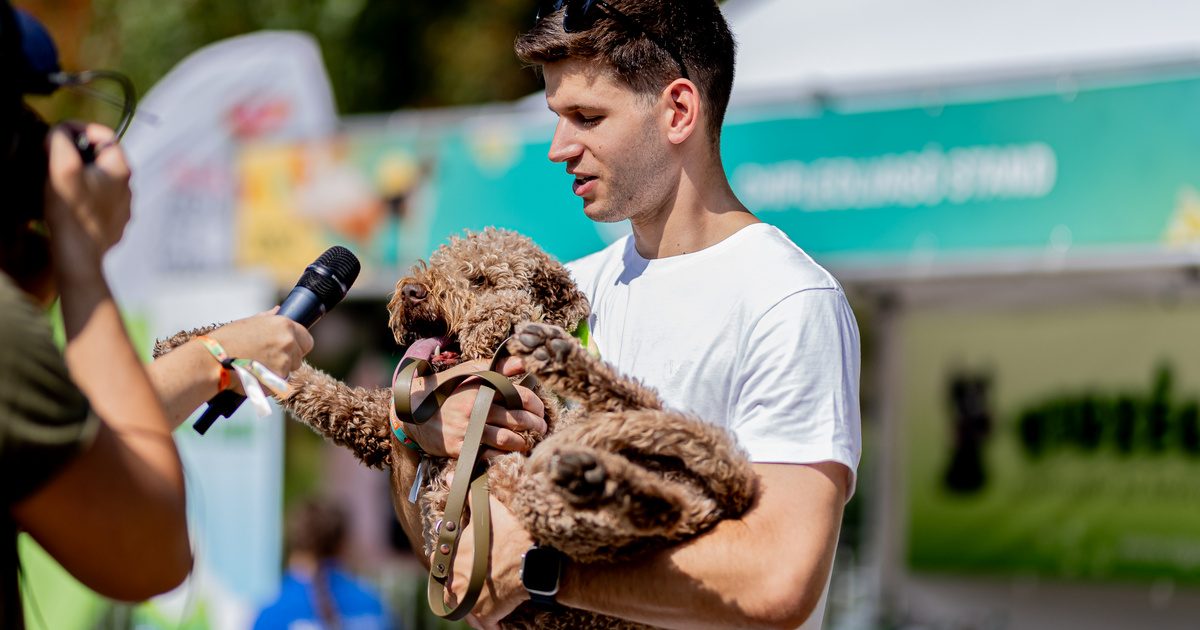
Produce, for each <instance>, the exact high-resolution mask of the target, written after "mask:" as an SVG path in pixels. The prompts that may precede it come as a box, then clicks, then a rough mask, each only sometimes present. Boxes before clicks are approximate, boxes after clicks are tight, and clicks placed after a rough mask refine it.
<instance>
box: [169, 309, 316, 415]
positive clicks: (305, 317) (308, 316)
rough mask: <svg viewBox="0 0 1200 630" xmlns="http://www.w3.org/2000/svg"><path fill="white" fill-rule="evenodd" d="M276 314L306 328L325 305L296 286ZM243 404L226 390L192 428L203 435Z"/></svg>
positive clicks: (242, 397) (210, 402) (209, 403)
mask: <svg viewBox="0 0 1200 630" xmlns="http://www.w3.org/2000/svg"><path fill="white" fill-rule="evenodd" d="M277 314H278V315H281V316H283V317H286V318H288V319H290V320H292V321H294V322H296V323H298V324H300V325H301V326H304V327H305V328H308V327H310V326H312V325H313V324H314V323H316V321H317V320H318V319H321V316H322V315H324V314H325V305H324V304H322V303H321V299H320V298H318V297H317V294H316V293H313V292H312V291H311V290H309V289H306V288H304V287H299V286H298V287H295V288H293V289H292V292H291V293H289V294H288V296H287V298H285V299H284V300H283V304H281V305H280V306H279V313H277ZM244 402H246V397H245V396H243V395H241V394H238V393H236V392H233V391H231V390H228V389H227V390H225V391H223V392H221V393H219V394H217V395H216V396H213V397H212V398H210V399H209V401H208V408H207V409H205V410H204V413H202V414H200V418H199V419H197V420H196V422H195V424H193V425H192V428H193V429H195V430H196V433H199V434H200V435H204V434H205V433H206V432H207V431H208V429H209V427H211V426H212V425H213V423H214V422H216V421H217V419H218V418H228V417H229V416H232V415H233V412H235V411H237V409H238V407H241V406H242V403H244Z"/></svg>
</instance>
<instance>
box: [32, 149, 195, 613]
mask: <svg viewBox="0 0 1200 630" xmlns="http://www.w3.org/2000/svg"><path fill="white" fill-rule="evenodd" d="M105 131H106V130H102V129H100V128H97V127H95V126H93V127H91V128H89V136H91V137H92V140H93V142H95V143H97V144H100V143H103V142H104V141H105V140H107V137H108V135H109V134H108V133H105ZM128 178H129V171H128V167H127V166H126V165H125V161H124V158H123V156H122V154H121V152H120V150H119V148H116V147H112V148H108V149H105V150H103V151H102V152H101V153H100V155H99V156H98V159H97V161H96V165H95V166H92V167H88V168H84V167H83V165H82V164H81V163H80V161H79V157H78V154H77V153H76V152H75V149H74V147H73V146H72V145H71V143H70V141H69V140H67V138H66V137H65V136H64V135H63V134H62V133H61V132H56V133H55V134H53V135H52V136H51V162H50V180H49V182H48V184H47V208H46V220H47V223H48V225H49V226H50V229H51V233H52V244H51V247H52V254H53V260H54V271H55V279H56V280H57V282H58V287H59V290H60V292H61V295H62V311H63V321H64V325H65V328H66V333H67V348H66V356H65V358H66V363H67V368H68V369H69V371H70V374H71V378H72V380H74V381H75V383H76V384H77V385H78V386H79V388H80V389H81V390H82V391H83V393H84V394H85V395H86V396H87V397H88V400H89V401H90V403H91V406H92V410H93V413H95V414H96V415H97V416H99V418H100V419H101V420H102V422H101V425H100V428H99V431H98V433H97V435H96V437H95V440H94V442H93V443H92V444H91V446H90V447H88V448H87V449H86V450H85V451H84V452H82V453H81V454H80V455H79V456H77V457H76V458H75V459H73V460H72V461H71V462H70V463H68V464H67V465H66V466H65V468H64V469H63V470H61V471H60V472H59V473H58V474H57V475H56V476H54V477H53V478H52V479H51V480H50V481H48V482H47V483H46V484H45V485H43V486H42V487H41V488H39V489H38V490H37V491H35V492H34V493H33V494H32V495H30V496H29V497H27V498H25V499H24V500H22V501H21V502H20V503H18V504H16V505H15V506H14V507H13V516H14V518H15V519H16V521H17V522H18V523H19V524H20V525H21V527H22V528H23V529H25V530H26V531H28V532H29V533H30V534H31V535H33V537H34V538H35V539H37V541H38V542H39V543H40V544H41V545H42V546H43V547H44V548H45V549H46V550H47V551H48V552H49V553H50V555H52V556H53V557H54V558H55V559H56V560H58V561H59V563H61V564H62V565H63V567H64V568H66V569H67V570H68V571H70V572H71V574H72V575H74V576H75V577H76V578H78V579H79V580H80V581H81V582H83V583H84V584H85V585H87V586H88V587H90V588H92V589H94V590H96V591H97V592H99V593H101V594H102V595H106V596H109V597H113V598H116V599H123V600H137V599H144V598H146V597H149V596H151V595H155V594H157V593H161V592H164V591H166V590H169V589H171V588H173V587H174V586H176V585H178V584H179V583H180V582H182V581H183V579H184V578H185V577H186V576H187V573H188V571H189V570H190V569H191V563H192V556H191V549H190V547H189V544H188V535H187V519H186V512H185V500H184V480H183V470H182V467H181V465H180V461H179V455H178V453H177V452H176V450H175V443H174V441H173V440H172V438H171V429H172V426H171V425H170V424H169V423H168V422H167V418H166V416H165V414H164V411H163V408H162V405H161V404H160V403H159V400H158V397H157V395H156V394H155V392H154V390H153V389H152V388H151V385H150V380H149V378H148V377H147V375H146V372H145V370H144V369H143V367H142V365H141V363H140V361H139V360H138V357H137V354H136V353H135V352H134V350H133V347H132V346H131V345H130V343H129V339H128V338H127V337H126V335H125V330H124V327H123V325H122V323H121V318H120V314H119V312H118V310H117V305H116V303H115V302H114V301H113V298H112V295H111V293H110V292H109V289H108V285H107V283H106V282H105V280H104V277H103V274H102V273H101V267H100V261H101V258H102V256H103V254H104V252H105V251H107V250H108V248H109V247H111V245H112V244H113V243H115V242H116V241H117V240H119V238H120V235H121V232H122V230H123V228H124V225H125V223H126V222H127V221H128V218H129V189H128Z"/></svg>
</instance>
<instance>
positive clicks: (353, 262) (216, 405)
mask: <svg viewBox="0 0 1200 630" xmlns="http://www.w3.org/2000/svg"><path fill="white" fill-rule="evenodd" d="M360 269H361V265H360V264H359V262H358V258H356V257H355V256H354V253H353V252H351V251H350V250H348V249H346V248H345V247H341V246H340V245H334V246H333V247H330V248H329V249H327V250H325V253H324V254H321V255H320V257H318V258H317V259H316V260H315V261H313V263H312V264H311V265H309V266H308V267H306V268H305V269H304V273H303V274H301V276H300V280H299V281H297V282H296V286H295V287H293V288H292V291H291V293H288V296H287V297H286V298H284V300H283V303H282V304H280V305H279V313H277V314H278V315H280V316H283V317H286V318H288V319H290V320H292V321H294V322H296V323H297V324H300V325H301V326H304V327H305V328H309V327H311V326H312V325H313V324H315V323H316V322H317V320H319V319H321V317H322V316H324V315H325V313H328V312H329V311H330V310H332V309H333V307H334V306H337V304H338V302H341V301H342V298H344V297H346V293H348V292H349V291H350V285H352V284H354V281H355V280H356V279H358V272H359V270H360ZM245 400H246V397H245V396H243V395H241V394H238V393H236V392H233V391H231V390H225V391H223V392H221V393H219V394H217V395H216V396H213V397H212V398H211V399H210V400H209V401H208V408H207V409H205V410H204V413H203V414H201V415H200V419H198V420H196V423H195V424H193V425H192V428H193V429H195V430H196V432H197V433H199V434H200V435H204V433H205V432H207V431H208V428H209V427H211V426H212V424H213V423H214V422H216V421H217V418H218V417H221V418H228V417H229V416H231V415H233V412H234V411H237V408H238V407H240V406H241V405H242V402H244V401H245Z"/></svg>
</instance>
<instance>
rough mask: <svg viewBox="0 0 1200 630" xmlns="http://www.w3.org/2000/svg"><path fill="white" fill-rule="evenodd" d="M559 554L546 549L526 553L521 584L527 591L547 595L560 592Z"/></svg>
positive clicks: (535, 549)
mask: <svg viewBox="0 0 1200 630" xmlns="http://www.w3.org/2000/svg"><path fill="white" fill-rule="evenodd" d="M558 554H559V552H557V551H555V550H554V549H548V548H545V547H534V548H532V549H530V550H529V551H526V552H525V562H524V566H523V568H522V571H521V582H522V583H523V584H524V585H525V588H526V590H529V591H531V592H536V593H543V594H546V595H553V594H554V593H557V592H558V572H559V569H560V567H561V559H560V557H559V555H558Z"/></svg>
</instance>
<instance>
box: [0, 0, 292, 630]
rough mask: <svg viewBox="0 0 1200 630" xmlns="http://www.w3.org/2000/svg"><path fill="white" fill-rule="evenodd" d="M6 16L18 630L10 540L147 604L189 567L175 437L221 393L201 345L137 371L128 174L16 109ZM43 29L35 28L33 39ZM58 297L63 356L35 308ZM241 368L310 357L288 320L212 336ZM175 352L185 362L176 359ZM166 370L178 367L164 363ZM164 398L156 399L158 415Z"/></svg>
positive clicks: (4, 352)
mask: <svg viewBox="0 0 1200 630" xmlns="http://www.w3.org/2000/svg"><path fill="white" fill-rule="evenodd" d="M21 20H23V22H19V21H18V18H17V15H16V14H15V13H14V12H13V11H12V9H11V7H10V6H9V5H8V3H7V2H0V187H2V188H3V190H4V191H5V194H6V199H7V202H6V203H5V204H3V205H2V206H0V498H2V500H3V505H4V511H3V514H2V515H0V627H4V628H21V627H23V613H22V609H21V598H20V596H19V593H18V584H17V576H18V571H19V560H18V556H17V532H18V531H25V532H28V533H29V534H30V535H32V536H33V537H34V538H35V539H36V540H37V541H38V542H39V543H40V544H41V545H42V547H44V548H45V549H46V551H48V552H49V553H50V555H51V556H53V557H54V558H55V559H56V560H57V561H58V562H59V563H60V564H62V566H63V567H64V568H66V569H67V570H68V571H69V572H70V573H71V574H72V575H74V576H75V577H76V578H77V579H79V580H80V581H81V582H82V583H83V584H85V585H87V586H89V587H90V588H92V589H94V590H95V591H97V592H99V593H100V594H102V595H105V596H107V597H111V598H115V599H121V600H131V601H132V600H140V599H145V598H147V597H150V596H152V595H155V594H158V593H161V592H164V591H167V590H169V589H171V588H173V587H175V586H176V585H178V584H179V583H180V582H181V581H183V579H184V578H185V577H186V576H187V574H188V571H189V570H190V569H191V565H192V554H191V548H190V545H189V542H188V531H187V518H186V516H187V515H186V510H185V497H184V479H183V469H182V466H181V462H180V461H179V454H178V453H177V452H176V450H175V443H174V441H173V440H172V437H171V431H172V429H174V428H175V426H176V425H177V424H178V422H179V421H180V420H181V419H182V418H183V417H185V416H186V415H187V413H189V412H190V411H191V410H192V409H194V408H195V407H196V406H197V405H199V403H200V402H202V401H203V400H205V399H206V398H208V397H210V396H212V395H213V394H215V393H216V392H217V390H218V386H219V385H218V384H219V383H221V382H223V380H224V379H222V378H221V377H220V373H221V372H222V370H221V369H220V368H219V364H218V363H216V362H215V361H214V360H213V359H212V357H210V356H207V353H206V351H205V350H204V348H203V347H201V346H200V345H199V344H196V345H194V346H192V347H189V348H188V349H187V350H186V351H184V352H180V353H179V354H178V356H174V357H165V358H164V360H162V361H160V362H158V363H156V364H155V365H154V366H153V367H152V368H151V369H150V370H149V371H147V370H146V369H145V368H143V366H142V364H141V362H140V360H139V359H138V356H137V353H136V352H135V351H134V349H133V347H132V346H131V344H130V342H129V339H128V337H127V336H126V334H125V329H124V325H123V324H122V321H121V317H120V313H119V311H118V308H117V305H116V303H115V302H114V301H113V298H112V295H111V293H110V292H109V289H108V284H107V282H106V280H105V277H104V273H103V268H102V265H101V261H102V259H103V256H104V254H105V253H106V252H107V251H108V250H109V248H111V247H112V245H113V244H115V243H116V242H117V241H118V240H119V239H120V237H121V234H122V232H123V231H124V228H125V224H126V223H127V222H128V220H129V202H130V190H129V174H130V173H129V167H128V164H127V163H126V161H125V158H124V155H123V153H122V151H121V149H120V147H119V146H118V145H116V144H115V142H114V138H113V132H112V131H111V130H108V129H105V128H103V127H101V126H99V125H89V126H88V127H87V128H86V129H83V130H82V133H83V134H85V135H86V136H87V137H88V138H89V139H90V141H91V143H92V145H93V146H95V147H98V149H97V152H96V155H95V161H94V163H91V164H87V163H85V162H84V160H83V159H82V158H81V155H80V152H79V150H78V149H77V148H76V144H75V142H74V141H73V140H72V138H71V137H70V135H69V134H68V133H67V131H65V130H64V129H61V128H59V129H55V130H54V131H53V132H52V133H50V134H49V137H47V127H46V125H45V124H44V123H43V122H42V121H41V120H40V119H39V118H38V117H37V116H36V114H34V113H33V112H32V111H30V110H29V109H27V108H26V107H25V106H24V103H23V99H22V94H23V91H24V88H25V83H24V79H25V78H27V76H29V75H30V74H33V73H32V72H31V69H30V66H29V64H27V63H26V59H27V58H28V57H27V55H26V54H25V52H24V50H23V48H22V46H21V41H22V40H21V37H22V33H23V29H29V28H33V27H32V26H30V25H31V24H35V23H32V21H31V19H30V18H28V16H22V17H21ZM38 28H40V27H38ZM55 295H59V296H61V305H62V316H63V324H64V329H65V332H66V341H67V343H66V349H65V356H64V354H61V353H60V352H59V350H58V349H57V348H56V347H55V345H54V343H53V341H52V340H51V336H50V329H49V326H48V324H47V321H46V318H45V317H44V314H43V312H42V311H41V308H44V307H45V306H46V305H47V304H48V303H49V302H50V301H51V300H52V299H53V298H54V296H55ZM212 337H213V338H214V339H217V340H218V341H219V342H220V343H221V344H223V345H224V346H225V347H226V349H227V350H228V351H229V352H230V353H231V354H234V355H235V356H250V357H254V358H257V359H259V360H260V361H262V362H263V363H265V364H266V365H268V367H270V368H271V369H272V370H275V371H277V372H283V373H286V372H287V371H289V370H291V369H294V368H295V367H296V366H297V365H298V364H299V361H300V357H301V356H303V355H304V354H305V353H307V352H308V350H309V349H310V348H311V347H312V338H311V337H310V336H309V335H308V332H307V331H305V330H304V329H303V328H302V327H300V326H299V325H297V324H295V323H294V322H290V321H287V320H286V319H284V318H282V317H269V316H265V315H264V316H259V317H252V318H248V319H245V320H240V321H239V322H235V323H234V324H230V325H229V326H226V327H224V328H222V329H219V330H218V331H214V333H213V334H212ZM179 350H184V348H180V349H179ZM172 354H173V355H174V354H175V353H172ZM160 397H161V400H160Z"/></svg>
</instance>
